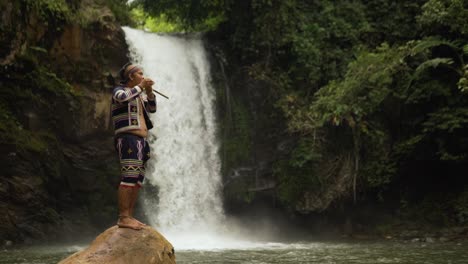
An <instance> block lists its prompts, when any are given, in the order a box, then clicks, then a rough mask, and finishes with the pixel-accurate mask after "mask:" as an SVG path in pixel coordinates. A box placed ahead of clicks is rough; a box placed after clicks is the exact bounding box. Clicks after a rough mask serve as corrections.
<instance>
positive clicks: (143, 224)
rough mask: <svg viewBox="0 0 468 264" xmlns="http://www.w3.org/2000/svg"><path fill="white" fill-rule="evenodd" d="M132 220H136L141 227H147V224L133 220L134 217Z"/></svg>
mask: <svg viewBox="0 0 468 264" xmlns="http://www.w3.org/2000/svg"><path fill="white" fill-rule="evenodd" d="M132 219H133V220H135V221H137V223H138V224H139V225H141V226H146V224H145V223H142V222H140V221H138V219H136V218H133V217H132Z"/></svg>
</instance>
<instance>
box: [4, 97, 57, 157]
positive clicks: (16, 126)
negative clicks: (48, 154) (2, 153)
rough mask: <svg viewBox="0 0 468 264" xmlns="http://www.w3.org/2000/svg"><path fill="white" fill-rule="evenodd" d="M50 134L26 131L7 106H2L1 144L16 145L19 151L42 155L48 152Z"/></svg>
mask: <svg viewBox="0 0 468 264" xmlns="http://www.w3.org/2000/svg"><path fill="white" fill-rule="evenodd" d="M48 137H50V134H48V133H43V132H35V131H30V130H27V129H25V128H24V127H23V126H22V125H21V123H20V122H18V120H17V119H16V117H15V116H14V115H13V114H12V113H11V112H10V111H9V110H8V108H7V107H6V106H4V105H3V104H0V144H5V145H14V146H16V147H17V149H18V150H19V151H33V152H36V153H41V152H44V151H46V150H47V146H48V145H47V139H48Z"/></svg>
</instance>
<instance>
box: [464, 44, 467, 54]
mask: <svg viewBox="0 0 468 264" xmlns="http://www.w3.org/2000/svg"><path fill="white" fill-rule="evenodd" d="M463 53H464V54H465V55H468V44H466V45H465V46H463Z"/></svg>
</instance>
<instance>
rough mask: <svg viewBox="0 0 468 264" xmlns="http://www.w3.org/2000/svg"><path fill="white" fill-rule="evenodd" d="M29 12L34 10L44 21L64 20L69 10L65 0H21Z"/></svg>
mask: <svg viewBox="0 0 468 264" xmlns="http://www.w3.org/2000/svg"><path fill="white" fill-rule="evenodd" d="M22 1H23V2H24V3H25V4H26V8H27V10H28V11H29V12H31V11H33V12H36V13H37V14H38V15H39V17H40V18H41V19H42V20H43V21H44V22H49V21H52V22H55V21H56V22H65V21H68V20H69V19H70V17H71V14H72V12H71V10H70V8H69V6H68V4H67V2H66V1H65V0H34V1H33V0H22Z"/></svg>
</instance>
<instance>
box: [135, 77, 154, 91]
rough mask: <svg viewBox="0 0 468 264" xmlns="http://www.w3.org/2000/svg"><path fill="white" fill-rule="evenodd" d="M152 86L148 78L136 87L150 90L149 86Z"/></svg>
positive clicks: (151, 81)
mask: <svg viewBox="0 0 468 264" xmlns="http://www.w3.org/2000/svg"><path fill="white" fill-rule="evenodd" d="M153 84H154V82H153V80H151V79H149V78H148V79H143V80H142V81H141V83H140V84H139V85H138V86H140V87H141V88H145V89H146V88H150V87H151V86H153Z"/></svg>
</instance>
